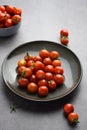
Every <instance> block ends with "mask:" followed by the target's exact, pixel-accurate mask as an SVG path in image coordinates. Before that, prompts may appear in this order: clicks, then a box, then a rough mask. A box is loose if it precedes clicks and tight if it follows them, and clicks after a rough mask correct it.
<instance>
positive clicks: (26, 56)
mask: <svg viewBox="0 0 87 130" xmlns="http://www.w3.org/2000/svg"><path fill="white" fill-rule="evenodd" d="M24 59H25V60H26V61H28V60H33V59H34V57H33V56H32V55H30V54H29V53H28V52H27V53H26V55H25V56H24Z"/></svg>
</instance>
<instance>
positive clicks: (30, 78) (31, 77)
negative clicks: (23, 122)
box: [29, 74, 37, 83]
mask: <svg viewBox="0 0 87 130" xmlns="http://www.w3.org/2000/svg"><path fill="white" fill-rule="evenodd" d="M29 81H30V82H34V83H36V82H37V78H36V75H35V74H32V75H31V76H30V77H29Z"/></svg>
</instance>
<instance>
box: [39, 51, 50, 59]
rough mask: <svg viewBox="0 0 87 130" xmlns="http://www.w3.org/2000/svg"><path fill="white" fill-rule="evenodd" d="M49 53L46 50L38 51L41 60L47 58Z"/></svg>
mask: <svg viewBox="0 0 87 130" xmlns="http://www.w3.org/2000/svg"><path fill="white" fill-rule="evenodd" d="M49 54H50V53H49V51H48V50H46V49H43V50H40V51H39V55H40V56H41V57H42V58H46V57H49Z"/></svg>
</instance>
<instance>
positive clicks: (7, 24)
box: [4, 18, 13, 27]
mask: <svg viewBox="0 0 87 130" xmlns="http://www.w3.org/2000/svg"><path fill="white" fill-rule="evenodd" d="M4 25H5V27H11V26H12V25H13V22H12V19H10V18H9V19H6V20H5V23H4Z"/></svg>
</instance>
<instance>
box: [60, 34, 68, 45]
mask: <svg viewBox="0 0 87 130" xmlns="http://www.w3.org/2000/svg"><path fill="white" fill-rule="evenodd" d="M60 42H61V43H62V44H63V45H67V44H68V42H69V40H68V38H67V37H65V36H63V37H61V38H60Z"/></svg>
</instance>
